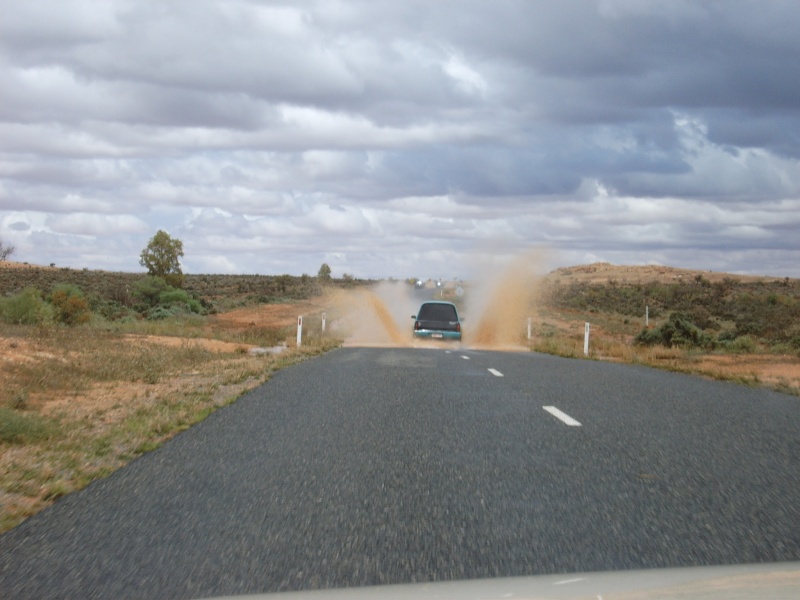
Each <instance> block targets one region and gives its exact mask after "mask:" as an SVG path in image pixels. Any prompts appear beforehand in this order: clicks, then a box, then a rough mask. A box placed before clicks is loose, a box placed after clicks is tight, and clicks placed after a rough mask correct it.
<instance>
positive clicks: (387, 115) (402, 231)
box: [0, 0, 800, 277]
mask: <svg viewBox="0 0 800 600" xmlns="http://www.w3.org/2000/svg"><path fill="white" fill-rule="evenodd" d="M798 32H800V3H798V2H797V1H796V0H786V1H781V0H755V1H752V2H751V1H746V0H741V1H740V0H718V1H713V0H669V1H666V0H552V1H548V0H540V1H539V0H486V1H466V0H460V1H458V2H456V1H454V0H453V1H450V0H437V1H432V0H402V1H401V0H308V1H303V0H291V1H289V0H286V1H285V2H279V1H261V0H25V1H23V2H20V1H19V0H0V72H1V74H2V82H3V83H2V86H0V240H2V241H3V242H4V243H6V244H9V243H10V244H12V245H14V246H15V247H16V253H15V254H14V256H13V258H14V259H16V260H19V261H27V262H31V263H37V264H50V263H55V264H57V265H59V266H72V267H76V268H83V267H88V268H101V269H111V270H122V271H141V270H142V267H140V265H139V262H138V256H139V253H140V251H141V250H142V249H143V248H144V247H145V245H146V244H147V241H148V240H149V239H150V238H151V237H152V236H153V235H154V234H155V232H156V231H157V230H158V229H164V230H166V231H168V232H169V233H170V234H171V235H172V236H174V237H177V238H179V239H181V240H182V241H183V243H184V249H185V253H186V254H185V257H184V260H183V266H184V271H185V272H187V273H268V274H270V273H291V274H297V275H299V274H301V273H309V274H312V275H313V274H316V273H317V271H318V269H319V266H320V265H321V264H322V263H323V262H326V263H328V264H329V265H330V266H331V268H332V270H333V274H334V276H341V275H342V274H343V273H349V274H353V275H356V276H368V277H388V276H393V277H411V276H417V277H468V276H469V274H470V273H469V263H470V260H471V259H470V257H471V256H474V255H475V253H479V254H480V253H492V254H493V255H497V256H511V255H514V254H516V253H520V252H524V251H525V250H527V249H530V248H532V247H544V248H547V249H548V252H547V256H548V257H549V258H548V261H549V264H548V265H547V266H548V267H550V268H552V267H556V266H562V265H568V264H580V263H587V262H594V261H599V260H605V261H609V262H613V263H616V264H646V263H658V264H666V265H671V266H679V267H689V268H702V269H710V270H716V271H729V272H737V273H759V274H772V275H780V276H794V277H800V35H798Z"/></svg>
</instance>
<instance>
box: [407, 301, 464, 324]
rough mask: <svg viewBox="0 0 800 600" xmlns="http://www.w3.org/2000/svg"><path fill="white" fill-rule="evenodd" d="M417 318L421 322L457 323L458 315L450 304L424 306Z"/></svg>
mask: <svg viewBox="0 0 800 600" xmlns="http://www.w3.org/2000/svg"><path fill="white" fill-rule="evenodd" d="M417 318H418V319H419V320H421V321H457V320H458V315H457V314H456V309H455V307H454V306H452V305H450V304H423V305H422V306H421V307H420V309H419V316H418V317H417Z"/></svg>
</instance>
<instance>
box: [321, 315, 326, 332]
mask: <svg viewBox="0 0 800 600" xmlns="http://www.w3.org/2000/svg"><path fill="white" fill-rule="evenodd" d="M325 317H326V315H325V313H322V333H325Z"/></svg>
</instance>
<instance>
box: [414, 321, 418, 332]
mask: <svg viewBox="0 0 800 600" xmlns="http://www.w3.org/2000/svg"><path fill="white" fill-rule="evenodd" d="M414 331H419V321H414Z"/></svg>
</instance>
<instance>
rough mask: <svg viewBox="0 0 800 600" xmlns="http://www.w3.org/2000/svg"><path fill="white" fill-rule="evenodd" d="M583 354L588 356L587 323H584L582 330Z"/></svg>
mask: <svg viewBox="0 0 800 600" xmlns="http://www.w3.org/2000/svg"><path fill="white" fill-rule="evenodd" d="M583 354H584V355H585V356H589V323H588V322H587V323H586V325H585V329H584V332H583Z"/></svg>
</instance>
